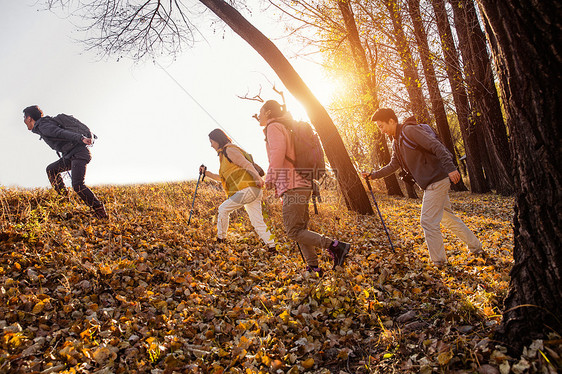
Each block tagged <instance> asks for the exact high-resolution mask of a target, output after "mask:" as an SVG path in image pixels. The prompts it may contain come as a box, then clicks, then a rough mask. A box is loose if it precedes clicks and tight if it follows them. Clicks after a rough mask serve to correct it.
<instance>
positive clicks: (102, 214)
mask: <svg viewBox="0 0 562 374" xmlns="http://www.w3.org/2000/svg"><path fill="white" fill-rule="evenodd" d="M94 214H95V215H96V217H98V218H99V219H108V218H109V216H108V215H107V212H106V211H105V207H104V206H103V204H102V205H98V206H97V207H95V208H94Z"/></svg>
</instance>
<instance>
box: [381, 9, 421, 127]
mask: <svg viewBox="0 0 562 374" xmlns="http://www.w3.org/2000/svg"><path fill="white" fill-rule="evenodd" d="M385 5H386V8H387V9H388V12H389V14H390V18H391V20H392V25H393V28H394V42H395V44H396V49H397V50H398V52H399V53H400V60H401V65H402V70H403V71H404V85H405V86H406V90H407V91H408V97H409V98H410V105H411V108H412V111H413V113H414V115H415V116H416V119H417V120H418V121H419V122H422V123H430V118H429V112H428V110H427V106H426V105H425V99H424V97H423V91H422V89H421V84H420V77H419V75H418V70H417V67H416V64H415V63H414V59H413V58H412V52H411V50H410V45H409V43H408V40H407V39H406V35H405V34H404V29H403V26H402V16H401V14H400V8H399V6H398V3H397V2H396V0H388V1H387V2H385Z"/></svg>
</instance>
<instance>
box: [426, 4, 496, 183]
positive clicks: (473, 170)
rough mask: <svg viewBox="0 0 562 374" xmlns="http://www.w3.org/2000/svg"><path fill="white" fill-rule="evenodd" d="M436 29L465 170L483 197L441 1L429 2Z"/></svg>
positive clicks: (477, 156)
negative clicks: (454, 110)
mask: <svg viewBox="0 0 562 374" xmlns="http://www.w3.org/2000/svg"><path fill="white" fill-rule="evenodd" d="M431 4H432V6H433V11H434V13H435V18H436V21H437V28H438V30H439V35H440V37H441V49H442V51H443V55H444V58H445V68H446V71H447V77H448V79H449V83H450V85H451V89H452V94H453V101H454V103H455V107H456V112H457V118H458V121H459V127H460V129H461V134H462V137H463V141H464V149H465V153H466V166H467V170H468V176H469V178H470V189H471V190H472V192H476V193H484V192H488V191H489V187H488V183H487V181H486V177H485V175H484V170H483V166H482V159H481V155H480V150H479V139H478V134H477V132H476V128H475V126H474V123H473V122H471V121H470V119H469V118H470V116H469V113H470V104H469V102H468V95H467V93H466V90H465V88H464V80H463V78H462V73H461V67H460V62H459V54H458V51H457V48H456V46H455V42H454V40H453V34H452V32H451V25H450V24H449V19H448V17H447V10H446V8H445V3H444V0H431Z"/></svg>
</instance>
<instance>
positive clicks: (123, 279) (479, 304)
mask: <svg viewBox="0 0 562 374" xmlns="http://www.w3.org/2000/svg"><path fill="white" fill-rule="evenodd" d="M194 188H195V183H193V182H185V183H173V184H172V183H169V184H156V185H138V186H127V187H113V186H108V187H97V188H94V191H95V193H96V195H97V196H99V197H100V198H101V199H102V200H103V201H104V202H105V203H106V208H107V209H108V212H109V213H110V215H111V219H110V220H109V221H100V220H97V219H95V218H93V217H92V215H91V213H90V212H89V211H88V210H87V208H86V207H85V206H84V205H83V204H81V203H80V202H78V201H77V200H74V197H72V198H71V201H69V200H67V199H61V198H59V197H58V196H56V195H55V194H54V192H53V191H52V190H45V189H37V190H32V191H28V190H15V189H0V203H1V221H0V223H1V230H0V243H1V244H0V286H1V289H0V372H1V373H8V372H9V373H33V372H35V373H54V372H64V373H89V372H99V373H135V372H137V373H173V372H177V373H182V372H191V373H223V372H224V373H227V372H228V373H230V372H231V373H276V372H279V373H281V372H282V373H303V372H314V373H330V372H335V373H375V372H376V373H392V372H396V373H419V372H421V373H431V372H458V373H471V372H479V373H508V372H509V370H512V372H515V373H523V372H525V371H528V372H547V373H548V372H549V370H550V372H555V371H556V369H557V368H558V369H560V368H561V367H562V361H561V356H560V355H561V354H562V349H561V340H560V339H561V337H560V336H559V335H557V334H555V333H553V334H552V336H551V337H550V338H551V340H548V341H535V342H534V343H533V345H532V346H531V347H528V349H526V350H525V352H524V354H523V356H522V357H509V356H508V355H507V354H506V353H505V352H506V349H505V347H502V346H500V345H498V344H497V343H495V342H494V341H493V334H492V333H493V329H494V327H495V326H496V325H497V324H498V322H499V319H500V318H501V313H500V308H501V301H502V299H503V297H504V296H505V293H506V291H507V288H508V282H509V275H508V272H509V270H510V267H511V265H512V253H511V251H512V230H511V227H510V225H511V215H512V204H513V201H512V199H511V198H505V197H500V196H494V195H470V194H468V193H452V194H451V196H452V202H453V208H454V209H455V210H456V211H457V212H458V214H459V215H460V216H461V218H462V219H463V221H464V222H465V223H467V225H468V226H469V228H471V229H472V230H473V231H474V232H475V233H476V234H477V236H478V237H479V239H480V240H481V241H482V242H483V244H484V248H485V249H486V250H487V255H486V256H485V257H483V258H480V257H473V256H471V255H469V254H468V253H467V251H466V249H465V248H463V246H462V245H461V243H460V242H459V241H458V240H455V239H454V237H452V236H450V235H449V233H447V232H446V233H445V242H446V249H447V253H448V255H449V260H450V262H451V266H449V267H446V268H444V269H436V268H435V267H433V266H431V265H430V264H429V261H428V257H427V249H426V248H425V244H424V239H423V233H422V231H421V227H420V225H419V210H420V204H421V201H419V200H411V199H403V198H390V197H388V196H385V195H382V194H377V201H378V203H379V207H380V208H381V210H382V213H383V215H384V218H385V221H386V224H387V226H388V227H389V229H390V231H391V237H392V239H393V241H394V244H395V246H396V247H397V249H396V253H392V251H391V250H390V246H389V244H388V241H387V238H386V235H385V233H384V231H383V229H382V226H381V224H380V221H379V219H378V217H377V216H359V215H356V214H352V213H349V212H348V211H347V210H346V209H345V208H344V202H343V200H341V199H340V198H339V195H338V194H337V193H336V192H335V191H325V192H324V198H325V202H324V203H322V204H319V210H320V214H319V215H318V216H313V219H312V225H311V228H312V229H313V230H316V231H319V232H322V233H326V234H329V235H330V236H333V237H337V238H340V239H342V240H346V241H350V242H351V243H352V244H353V247H352V252H351V253H350V256H349V257H348V259H347V261H346V266H345V267H344V268H343V269H341V268H339V269H337V270H335V271H332V270H329V269H330V268H331V264H330V259H329V257H328V256H326V254H325V253H323V254H322V257H321V266H322V267H323V268H324V269H325V270H326V272H325V275H324V277H322V278H317V277H314V276H312V275H310V274H308V273H306V272H304V264H303V262H302V259H301V257H300V255H299V253H298V249H297V248H296V247H295V245H294V244H293V243H291V242H288V241H287V240H286V238H285V235H284V234H283V231H282V224H281V206H280V203H279V202H278V201H277V200H275V199H273V198H272V197H271V196H269V195H267V194H266V199H265V202H264V213H265V216H266V217H265V218H266V222H267V223H268V225H271V227H272V229H273V232H274V233H275V235H276V238H277V240H278V241H279V245H278V253H277V254H270V253H268V252H267V250H266V249H265V248H264V246H263V245H262V244H261V243H260V242H259V239H258V237H257V235H256V234H255V233H254V231H253V229H252V227H251V225H250V223H249V220H248V217H247V215H246V213H245V212H243V211H241V212H240V213H236V214H234V215H233V216H232V217H231V225H230V230H229V234H228V238H227V239H228V242H227V243H225V244H216V242H215V235H216V227H215V221H214V220H215V215H216V212H217V207H218V205H219V204H220V202H222V201H223V199H224V194H223V192H222V191H220V190H219V189H218V188H216V186H215V185H213V184H206V183H205V184H204V185H200V187H199V190H198V193H197V199H196V202H195V208H196V209H195V212H194V214H193V217H192V219H191V225H189V226H188V225H187V220H188V217H189V209H190V207H191V201H192V198H193V191H194ZM311 213H312V210H311Z"/></svg>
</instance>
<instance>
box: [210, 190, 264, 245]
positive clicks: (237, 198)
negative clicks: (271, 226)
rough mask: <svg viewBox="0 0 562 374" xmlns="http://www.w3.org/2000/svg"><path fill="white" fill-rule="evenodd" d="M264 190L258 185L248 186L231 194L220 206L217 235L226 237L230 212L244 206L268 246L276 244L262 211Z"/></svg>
mask: <svg viewBox="0 0 562 374" xmlns="http://www.w3.org/2000/svg"><path fill="white" fill-rule="evenodd" d="M262 194H263V193H262V190H261V189H260V188H257V187H246V188H244V189H243V190H240V191H238V192H236V193H235V194H234V195H232V196H230V197H229V198H228V199H227V200H225V201H224V202H223V203H222V204H221V205H220V206H219V214H218V217H217V237H218V238H220V239H224V238H225V237H226V231H227V230H228V221H229V217H230V213H231V212H233V211H235V210H236V209H239V208H242V207H244V208H245V209H246V212H248V215H249V216H250V222H251V223H252V226H254V229H255V230H256V233H257V234H258V236H259V237H260V238H261V240H263V241H264V243H265V244H266V245H267V246H271V245H274V244H275V240H273V238H272V237H271V232H270V231H269V230H268V229H267V225H266V224H265V222H264V221H263V215H262V211H261V197H262Z"/></svg>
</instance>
